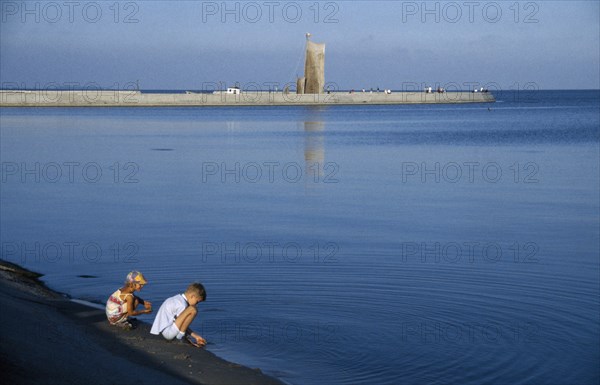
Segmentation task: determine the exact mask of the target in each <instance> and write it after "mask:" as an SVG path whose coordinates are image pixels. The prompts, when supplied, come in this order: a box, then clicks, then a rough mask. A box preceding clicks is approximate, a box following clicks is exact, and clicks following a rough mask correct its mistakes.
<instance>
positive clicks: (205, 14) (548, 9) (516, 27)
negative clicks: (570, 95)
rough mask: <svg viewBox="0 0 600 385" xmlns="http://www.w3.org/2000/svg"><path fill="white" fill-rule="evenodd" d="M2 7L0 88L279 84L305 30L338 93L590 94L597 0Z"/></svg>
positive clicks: (596, 51) (596, 54) (598, 57)
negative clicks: (407, 89) (468, 87)
mask: <svg viewBox="0 0 600 385" xmlns="http://www.w3.org/2000/svg"><path fill="white" fill-rule="evenodd" d="M0 4H1V6H2V18H1V25H0V39H1V41H0V65H1V68H0V69H1V71H0V77H1V81H2V83H5V84H6V83H7V82H9V83H19V84H23V85H25V86H26V87H28V88H32V87H35V86H36V83H39V84H42V85H44V84H49V83H57V84H64V83H68V82H74V83H79V84H83V85H85V84H89V83H92V82H94V83H97V84H99V85H101V86H102V87H111V86H114V85H115V84H116V85H119V87H121V86H123V85H124V84H126V83H128V82H136V81H139V84H140V87H141V88H142V89H200V88H202V85H203V83H204V82H225V83H227V84H232V83H233V82H240V83H241V84H242V85H244V84H248V83H250V82H254V83H258V84H264V83H268V82H277V83H279V84H283V83H286V82H289V81H293V80H294V78H295V76H296V74H297V73H301V72H302V66H298V63H299V62H300V60H299V59H300V58H301V56H302V50H303V46H304V34H305V33H306V32H311V33H312V34H313V40H314V41H317V42H325V43H326V44H327V50H326V79H327V81H328V82H333V83H335V84H337V85H338V86H339V87H340V88H342V89H350V88H357V89H358V88H363V87H367V88H368V87H381V88H393V89H401V88H402V87H403V85H404V84H410V83H416V84H422V83H428V84H436V83H438V82H439V83H441V84H447V83H450V82H452V83H457V84H459V85H460V84H465V83H473V82H475V83H480V84H488V83H496V84H498V85H499V86H500V87H501V88H502V89H509V88H511V87H512V88H514V87H523V86H524V85H525V84H527V83H534V84H536V85H538V86H539V87H540V88H542V89H563V88H600V64H599V63H600V41H599V39H600V37H599V36H600V17H599V16H600V6H599V2H597V1H549V2H547V1H544V2H542V1H535V2H525V1H524V2H515V1H508V2H503V1H500V2H488V1H475V2H470V3H469V2H463V1H457V2H427V3H426V5H425V7H423V2H421V1H416V2H412V1H329V2H328V1H321V2H318V3H317V2H315V1H295V2H294V1H256V2H227V3H226V7H227V9H228V10H229V11H230V12H229V13H227V12H226V11H225V10H224V7H223V4H224V3H223V2H222V1H217V2H210V1H209V2H207V1H133V2H127V1H121V2H119V3H116V1H114V0H113V1H96V2H91V1H76V2H75V4H76V5H72V7H73V8H71V9H70V8H69V6H67V5H65V2H63V1H57V2H45V1H42V2H26V3H25V8H24V7H23V5H22V4H23V3H22V2H21V1H15V2H11V1H5V0H2V1H1V2H0ZM115 5H116V6H115ZM424 8H427V9H424ZM117 9H118V11H119V12H118V14H117V13H116V10H117ZM317 9H318V13H317V12H316V11H317ZM298 10H300V11H301V15H299V14H298V13H297V12H298ZM517 10H518V12H517ZM98 11H100V12H101V15H98V14H97V12H98ZM257 11H260V14H259V13H257ZM498 11H500V12H501V14H498V13H497V12H498ZM57 12H60V14H59V13H57ZM459 12H460V14H459ZM36 18H37V20H36ZM223 18H224V19H225V20H224V21H223ZM236 18H237V20H236ZM436 19H437V20H436ZM471 19H472V20H471ZM125 21H132V22H130V23H126V22H125Z"/></svg>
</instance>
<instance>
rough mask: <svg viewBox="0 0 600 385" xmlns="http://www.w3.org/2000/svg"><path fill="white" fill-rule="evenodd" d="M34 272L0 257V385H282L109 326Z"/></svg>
mask: <svg viewBox="0 0 600 385" xmlns="http://www.w3.org/2000/svg"><path fill="white" fill-rule="evenodd" d="M38 277H39V275H38V274H36V273H32V272H30V271H27V270H24V269H22V268H20V267H18V266H16V265H12V264H9V263H5V262H0V308H1V312H0V317H1V318H0V322H1V325H2V334H1V338H0V362H1V367H2V377H3V378H2V381H1V382H2V383H6V384H42V383H43V384H102V385H104V384H123V383H138V384H215V385H217V384H231V385H234V384H235V385H242V384H257V385H259V384H260V385H263V384H265V385H268V384H281V382H279V381H278V380H276V379H273V378H271V377H268V376H266V375H264V374H262V373H261V372H260V371H259V370H258V369H250V368H246V367H243V366H241V365H238V364H234V363H230V362H227V361H225V360H222V359H220V358H218V357H216V356H215V355H214V354H212V353H210V352H208V351H206V350H204V349H199V348H195V347H193V346H191V345H189V344H186V343H184V342H179V341H176V342H167V341H165V340H164V339H162V338H160V337H158V336H153V335H151V334H150V333H149V330H150V325H148V324H144V323H140V324H139V326H138V327H137V328H136V329H134V330H131V331H126V330H120V329H116V328H114V327H111V326H110V325H109V324H108V322H107V321H106V317H105V315H104V312H103V311H101V310H97V309H94V308H90V307H87V306H84V305H81V304H78V303H75V302H73V301H70V300H69V299H68V298H66V297H65V296H63V295H61V294H59V293H56V292H54V291H52V290H50V289H48V288H47V287H45V286H44V285H43V284H42V283H41V282H40V281H38V279H37V278H38Z"/></svg>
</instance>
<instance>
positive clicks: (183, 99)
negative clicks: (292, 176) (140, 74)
mask: <svg viewBox="0 0 600 385" xmlns="http://www.w3.org/2000/svg"><path fill="white" fill-rule="evenodd" d="M490 102H495V99H494V96H493V95H492V94H491V93H489V92H475V93H473V92H445V93H425V92H392V93H391V94H387V93H384V92H353V93H350V92H332V93H329V94H303V95H298V94H295V93H289V94H286V93H283V92H269V91H261V92H255V91H254V92H242V93H241V94H237V95H234V94H228V93H225V92H217V93H214V94H207V93H178V94H175V93H172V94H167V93H164V94H158V93H144V92H140V91H111V90H102V91H101V90H69V91H67V90H65V91H61V90H33V91H29V90H1V91H0V107H163V106H164V107H180V106H190V107H195V106H197V107H201V106H207V107H208V106H210V107H213V106H280V105H281V106H290V105H299V106H302V105H369V104H374V105H377V104H429V103H431V104H444V103H450V104H452V103H490Z"/></svg>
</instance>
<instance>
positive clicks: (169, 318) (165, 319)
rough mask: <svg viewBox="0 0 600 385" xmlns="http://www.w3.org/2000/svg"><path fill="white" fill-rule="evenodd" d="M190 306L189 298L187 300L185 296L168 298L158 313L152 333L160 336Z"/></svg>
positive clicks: (179, 295) (178, 295)
mask: <svg viewBox="0 0 600 385" xmlns="http://www.w3.org/2000/svg"><path fill="white" fill-rule="evenodd" d="M188 306H189V304H188V301H187V298H185V294H177V295H174V296H173V297H171V298H167V299H166V300H165V302H163V304H162V305H160V309H158V313H156V318H154V322H153V323H152V329H150V333H151V334H155V335H159V334H160V333H161V332H162V331H163V330H165V329H166V328H168V327H169V326H171V324H172V323H173V322H175V318H177V317H178V316H179V314H181V312H182V311H184V310H185V309H186V308H187V307H188Z"/></svg>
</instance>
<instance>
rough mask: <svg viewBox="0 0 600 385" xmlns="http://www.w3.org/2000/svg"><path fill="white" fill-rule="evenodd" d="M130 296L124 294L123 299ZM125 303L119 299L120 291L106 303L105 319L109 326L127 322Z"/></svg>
mask: <svg viewBox="0 0 600 385" xmlns="http://www.w3.org/2000/svg"><path fill="white" fill-rule="evenodd" d="M130 295H132V294H125V298H127V296H130ZM126 314H127V303H126V302H125V300H124V299H121V289H118V290H117V291H115V292H114V293H112V295H111V296H110V297H109V298H108V301H106V318H108V322H110V323H111V324H113V325H114V324H116V323H119V322H124V321H126V320H127V315H126Z"/></svg>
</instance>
